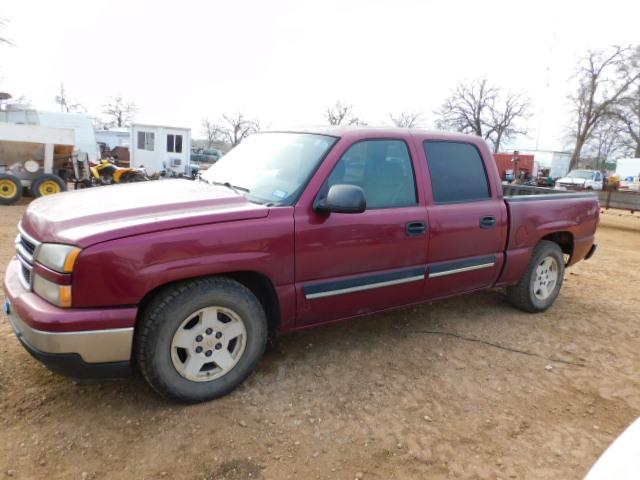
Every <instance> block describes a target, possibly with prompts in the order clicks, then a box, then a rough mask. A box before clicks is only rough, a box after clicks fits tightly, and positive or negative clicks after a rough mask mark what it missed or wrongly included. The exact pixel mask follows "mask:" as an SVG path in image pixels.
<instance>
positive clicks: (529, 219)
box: [501, 185, 600, 282]
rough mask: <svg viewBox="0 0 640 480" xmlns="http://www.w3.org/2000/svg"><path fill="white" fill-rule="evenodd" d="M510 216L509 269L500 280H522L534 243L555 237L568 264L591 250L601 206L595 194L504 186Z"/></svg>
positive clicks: (580, 258)
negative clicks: (567, 259) (567, 255)
mask: <svg viewBox="0 0 640 480" xmlns="http://www.w3.org/2000/svg"><path fill="white" fill-rule="evenodd" d="M502 190H503V195H504V201H505V203H506V206H507V214H508V216H509V237H508V240H507V250H506V251H507V265H509V267H508V268H506V269H505V272H504V274H503V276H502V278H501V281H504V282H509V281H514V280H516V281H517V279H519V278H521V276H522V274H523V273H524V269H525V268H526V266H527V264H528V262H529V258H530V256H531V252H532V251H533V248H534V247H535V246H536V244H537V243H538V242H539V241H540V239H543V238H545V237H547V236H549V235H551V236H554V237H555V239H556V240H559V239H561V240H559V241H560V242H561V243H562V244H563V245H565V247H566V248H564V249H563V250H564V251H565V253H570V259H569V261H568V264H569V265H572V264H574V263H575V262H577V261H579V260H582V259H583V258H584V257H585V256H586V255H587V254H588V253H589V251H590V250H591V246H592V245H593V242H594V234H595V231H596V226H597V224H598V217H599V213H600V204H599V202H598V196H597V194H596V193H594V192H567V191H562V190H554V189H552V188H544V187H531V186H527V185H503V188H502Z"/></svg>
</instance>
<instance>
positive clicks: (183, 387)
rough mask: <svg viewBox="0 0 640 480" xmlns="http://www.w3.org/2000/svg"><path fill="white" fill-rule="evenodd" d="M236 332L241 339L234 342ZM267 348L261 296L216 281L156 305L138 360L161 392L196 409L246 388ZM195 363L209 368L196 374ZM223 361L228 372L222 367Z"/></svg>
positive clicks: (163, 294)
mask: <svg viewBox="0 0 640 480" xmlns="http://www.w3.org/2000/svg"><path fill="white" fill-rule="evenodd" d="M214 308H215V309H217V310H216V311H214ZM223 322H226V323H223ZM232 329H233V330H234V331H233V332H232V331H231V330H232ZM235 331H240V332H241V333H240V334H239V335H238V336H236V337H233V338H231V337H232V336H233V334H234V333H235ZM223 332H225V333H224V334H223ZM227 332H231V333H229V335H227V334H226V333H227ZM266 343H267V318H266V315H265V312H264V309H263V308H262V305H261V304H260V302H259V301H258V299H257V298H256V297H255V295H253V293H252V292H251V291H250V290H249V289H247V288H246V287H245V286H243V285H242V284H240V283H238V282H236V281H234V280H231V279H229V278H226V277H210V278H203V279H198V280H189V281H186V282H182V283H178V284H176V285H172V286H171V287H167V288H166V289H164V290H161V291H160V292H159V293H158V294H157V295H156V296H155V297H154V298H153V299H152V301H151V302H150V304H149V305H148V307H147V308H146V309H145V310H144V312H143V314H142V317H141V318H140V319H139V325H138V327H137V331H136V336H135V340H134V355H135V360H136V361H137V363H138V368H139V370H140V372H141V373H142V376H143V377H144V378H145V380H146V381H147V383H148V384H149V385H150V386H151V387H152V388H153V389H154V390H155V391H156V392H158V393H159V394H160V395H162V396H164V397H167V398H170V399H173V400H176V401H179V402H183V403H196V402H203V401H207V400H213V399H215V398H218V397H221V396H223V395H226V394H228V393H229V392H231V391H232V390H234V389H235V388H236V387H237V386H238V385H240V384H241V383H242V382H243V381H244V380H245V379H246V378H247V377H248V376H249V375H250V374H251V373H252V372H253V370H254V369H255V368H256V366H257V365H258V362H259V361H260V359H261V358H262V355H263V353H264V350H265V347H266ZM181 345H183V346H185V348H183V347H181ZM186 345H188V346H186ZM218 345H222V347H219V346H218ZM197 348H200V351H199V352H198V351H197ZM225 352H226V353H225ZM205 355H207V356H205ZM192 360H193V362H194V364H195V365H196V366H197V365H199V362H205V363H203V364H202V365H201V366H200V367H199V368H198V369H197V370H196V368H194V369H190V367H189V366H190V362H191V361H192ZM221 360H224V362H225V363H226V367H225V368H226V369H225V368H223V367H222V366H219V365H218V363H217V362H219V361H221ZM232 361H233V362H235V363H233V365H231V363H232ZM207 362H208V363H207ZM220 365H223V363H222V362H221V363H220ZM229 365H231V366H230V368H229ZM189 375H191V377H193V378H191V377H189Z"/></svg>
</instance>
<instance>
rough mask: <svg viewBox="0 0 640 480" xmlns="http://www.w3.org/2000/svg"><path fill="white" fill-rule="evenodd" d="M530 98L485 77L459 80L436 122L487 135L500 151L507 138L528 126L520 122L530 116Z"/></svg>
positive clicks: (449, 127)
mask: <svg viewBox="0 0 640 480" xmlns="http://www.w3.org/2000/svg"><path fill="white" fill-rule="evenodd" d="M528 110H529V102H528V100H527V99H526V98H524V97H523V96H522V95H520V94H516V93H510V92H503V91H501V90H500V88H498V87H496V86H494V85H491V84H490V83H489V81H488V80H487V79H486V78H481V79H477V80H473V81H470V82H467V83H465V82H460V83H459V84H458V86H457V87H456V88H455V90H454V91H453V92H452V93H451V95H450V96H449V97H448V98H447V99H446V100H445V101H444V103H443V105H442V107H440V109H439V110H438V111H436V112H435V114H436V115H437V120H436V125H437V126H438V128H442V129H447V130H449V129H453V130H456V131H458V132H462V133H471V134H473V135H477V136H479V137H482V138H484V139H485V140H487V141H489V142H491V143H492V145H493V151H494V152H497V151H499V149H500V146H501V145H502V143H503V142H504V141H507V140H509V139H510V138H512V137H513V136H515V135H516V134H524V133H526V130H525V129H523V128H520V127H518V126H517V123H518V121H519V120H522V119H525V118H528V116H529V113H528Z"/></svg>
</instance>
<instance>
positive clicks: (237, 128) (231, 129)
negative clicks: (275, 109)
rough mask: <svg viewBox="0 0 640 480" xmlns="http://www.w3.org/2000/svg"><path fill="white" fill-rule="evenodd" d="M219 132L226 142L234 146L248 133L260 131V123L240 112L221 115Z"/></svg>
mask: <svg viewBox="0 0 640 480" xmlns="http://www.w3.org/2000/svg"><path fill="white" fill-rule="evenodd" d="M221 124H222V125H221V126H220V133H221V134H222V138H223V139H224V140H225V142H226V143H228V144H229V145H231V146H232V147H235V146H236V145H238V144H239V143H240V142H242V140H244V139H245V138H247V137H248V136H249V135H251V134H253V133H256V132H258V131H260V123H259V122H258V121H257V120H255V119H251V118H246V117H245V116H244V114H242V113H239V112H238V113H236V114H235V115H229V114H226V113H225V114H224V115H222V122H221Z"/></svg>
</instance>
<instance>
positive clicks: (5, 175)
mask: <svg viewBox="0 0 640 480" xmlns="http://www.w3.org/2000/svg"><path fill="white" fill-rule="evenodd" d="M74 145H75V131H74V130H73V129H70V128H52V127H44V126H42V125H21V124H18V123H5V122H0V203H1V204H11V203H14V202H16V201H17V200H19V199H20V197H21V196H22V188H23V187H27V188H29V189H30V190H31V193H32V194H33V195H34V196H36V197H39V196H42V195H49V194H52V193H57V192H61V191H63V190H66V188H67V187H66V180H65V174H66V169H67V164H68V160H69V158H70V157H71V156H72V155H73V153H74Z"/></svg>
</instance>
